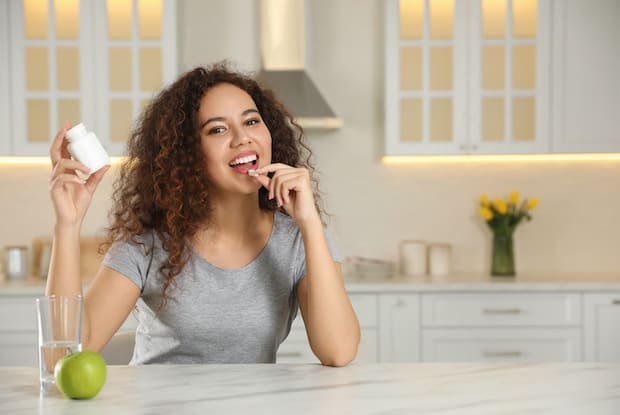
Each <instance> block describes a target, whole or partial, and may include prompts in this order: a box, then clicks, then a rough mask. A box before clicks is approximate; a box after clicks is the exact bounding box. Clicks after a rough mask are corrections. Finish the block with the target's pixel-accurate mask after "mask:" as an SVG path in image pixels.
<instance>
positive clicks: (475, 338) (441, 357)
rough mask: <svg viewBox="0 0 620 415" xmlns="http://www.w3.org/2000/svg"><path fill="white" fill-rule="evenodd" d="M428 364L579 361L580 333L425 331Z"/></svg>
mask: <svg viewBox="0 0 620 415" xmlns="http://www.w3.org/2000/svg"><path fill="white" fill-rule="evenodd" d="M422 360H423V361H425V362H497V361H551V362H563V361H579V360H581V341H580V330H579V329H529V330H528V329H512V330H504V329H468V330H463V329H450V330H447V329H426V330H423V333H422Z"/></svg>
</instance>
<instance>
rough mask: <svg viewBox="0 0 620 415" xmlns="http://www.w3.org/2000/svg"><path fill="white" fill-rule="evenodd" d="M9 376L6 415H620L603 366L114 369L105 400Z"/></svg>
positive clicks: (616, 382)
mask: <svg viewBox="0 0 620 415" xmlns="http://www.w3.org/2000/svg"><path fill="white" fill-rule="evenodd" d="M37 376H38V371H37V369H36V368H21V367H20V368H0V379H2V382H1V383H0V413H2V414H11V415H19V414H24V415H25V414H28V415H31V414H37V413H38V414H40V415H42V414H45V415H53V414H64V415H71V414H80V415H89V414H96V415H100V414H114V415H124V414H131V415H135V414H149V415H156V414H166V415H169V414H205V413H213V414H227V415H232V414H250V413H251V414H286V415H291V414H295V415H298V414H299V415H303V414H321V415H322V414H339V415H340V414H356V415H358V414H417V415H422V414H461V415H462V414H476V415H484V414H494V415H495V414H512V415H514V414H532V413H540V414H546V415H549V414H562V415H568V414H584V415H586V414H587V415H593V414H596V415H606V414H610V415H611V414H614V415H617V414H619V413H620V365H618V364H599V363H538V364H536V363H532V364H527V363H519V364H515V363H494V364H481V363H479V364H470V363H459V364H445V363H429V364H398V365H396V364H377V365H351V366H348V367H345V368H329V367H324V366H320V365H286V364H277V365H188V366H175V365H159V366H139V367H134V366H110V367H109V368H108V379H107V382H106V385H105V386H104V388H103V390H102V391H101V392H100V393H99V395H98V396H97V397H95V398H94V399H91V400H87V401H77V400H69V399H65V398H63V397H62V396H61V395H60V394H59V393H58V391H53V392H52V393H49V394H48V395H44V396H42V395H39V390H38V385H37Z"/></svg>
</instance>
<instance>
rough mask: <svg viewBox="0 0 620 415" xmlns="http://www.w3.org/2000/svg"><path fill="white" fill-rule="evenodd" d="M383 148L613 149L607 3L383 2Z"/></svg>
mask: <svg viewBox="0 0 620 415" xmlns="http://www.w3.org/2000/svg"><path fill="white" fill-rule="evenodd" d="M385 4H386V25H385V30H386V69H385V73H386V75H385V78H386V79H385V109H386V118H385V119H386V123H385V135H386V137H385V140H386V146H385V153H386V155H424V154H444V155H453V154H526V153H587V152H620V118H619V117H618V114H620V98H619V97H620V78H619V77H618V76H617V74H618V73H620V26H619V25H618V24H617V21H618V19H620V3H619V2H618V1H616V0H601V1H597V2H588V1H586V0H567V1H558V0H523V1H515V0H506V1H494V0H467V1H454V0H452V1H438V0H437V1H436V0H389V1H387V2H386V3H385Z"/></svg>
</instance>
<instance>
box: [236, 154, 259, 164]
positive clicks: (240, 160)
mask: <svg viewBox="0 0 620 415" xmlns="http://www.w3.org/2000/svg"><path fill="white" fill-rule="evenodd" d="M256 158H257V157H256V155H252V156H247V157H240V158H238V159H235V160H233V161H232V162H230V167H235V166H237V165H239V164H245V163H252V164H256Z"/></svg>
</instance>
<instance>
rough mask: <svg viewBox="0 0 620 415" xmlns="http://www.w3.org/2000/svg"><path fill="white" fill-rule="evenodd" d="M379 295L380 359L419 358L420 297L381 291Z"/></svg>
mask: <svg viewBox="0 0 620 415" xmlns="http://www.w3.org/2000/svg"><path fill="white" fill-rule="evenodd" d="M379 298H380V299H379V302H380V306H379V309H380V311H379V315H380V320H379V330H380V333H379V339H380V347H379V351H380V361H381V362H417V361H419V355H420V300H419V296H418V295H417V294H408V295H399V294H381V295H380V296H379Z"/></svg>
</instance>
